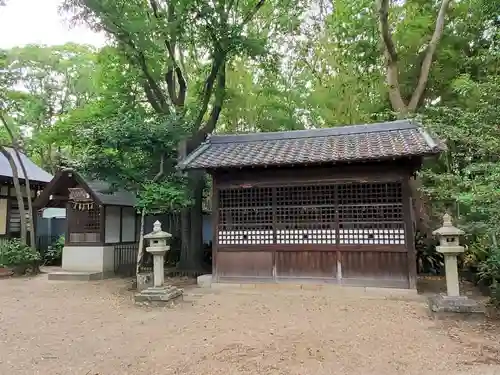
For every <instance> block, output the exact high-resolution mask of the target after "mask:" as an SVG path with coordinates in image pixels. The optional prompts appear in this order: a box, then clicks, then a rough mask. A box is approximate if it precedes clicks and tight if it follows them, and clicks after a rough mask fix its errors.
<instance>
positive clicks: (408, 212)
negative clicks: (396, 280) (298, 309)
mask: <svg viewBox="0 0 500 375" xmlns="http://www.w3.org/2000/svg"><path fill="white" fill-rule="evenodd" d="M402 194H403V215H404V223H405V242H406V249H407V254H408V284H409V285H408V286H409V288H410V289H416V287H417V256H416V251H415V231H414V228H413V220H412V210H413V205H412V201H411V200H412V194H411V188H410V179H409V176H408V177H406V178H405V179H404V180H403V181H402Z"/></svg>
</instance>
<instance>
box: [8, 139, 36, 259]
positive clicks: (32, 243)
mask: <svg viewBox="0 0 500 375" xmlns="http://www.w3.org/2000/svg"><path fill="white" fill-rule="evenodd" d="M13 143H14V144H15V140H13ZM14 147H15V145H14ZM14 151H15V153H16V157H17V161H18V162H19V165H20V166H21V170H22V172H23V175H24V187H25V190H26V197H27V200H28V212H27V217H26V216H25V217H24V218H21V220H24V222H25V223H26V220H27V221H28V224H29V228H30V230H29V233H30V247H31V248H32V249H33V250H36V243H35V223H34V220H33V202H32V201H31V189H30V180H29V177H28V172H27V171H26V167H25V166H24V163H23V160H22V158H21V153H20V152H19V150H18V149H17V148H15V149H14Z"/></svg>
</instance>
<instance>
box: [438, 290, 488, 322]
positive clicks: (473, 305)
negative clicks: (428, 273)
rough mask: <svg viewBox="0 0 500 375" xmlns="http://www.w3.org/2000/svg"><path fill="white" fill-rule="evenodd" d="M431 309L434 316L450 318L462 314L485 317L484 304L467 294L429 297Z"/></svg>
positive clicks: (470, 316) (467, 316) (474, 317)
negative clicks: (468, 296)
mask: <svg viewBox="0 0 500 375" xmlns="http://www.w3.org/2000/svg"><path fill="white" fill-rule="evenodd" d="M428 303H429V309H430V311H431V313H432V314H433V316H434V317H437V318H448V317H452V316H453V315H455V316H456V314H457V313H458V314H460V317H462V318H472V319H476V318H479V319H482V318H483V317H484V312H485V309H484V306H482V305H480V304H479V303H477V302H476V301H475V300H473V299H469V298H467V296H443V295H437V296H432V297H429V300H428Z"/></svg>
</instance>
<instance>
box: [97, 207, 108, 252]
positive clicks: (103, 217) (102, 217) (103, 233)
mask: <svg viewBox="0 0 500 375" xmlns="http://www.w3.org/2000/svg"><path fill="white" fill-rule="evenodd" d="M99 212H100V215H99V217H100V219H99V229H100V234H99V236H100V237H101V238H100V241H99V242H100V243H101V244H102V245H104V244H105V243H106V206H104V205H101V206H99Z"/></svg>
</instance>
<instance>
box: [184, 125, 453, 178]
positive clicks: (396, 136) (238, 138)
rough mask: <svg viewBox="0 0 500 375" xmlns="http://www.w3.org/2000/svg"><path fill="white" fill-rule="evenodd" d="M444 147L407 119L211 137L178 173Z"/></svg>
mask: <svg viewBox="0 0 500 375" xmlns="http://www.w3.org/2000/svg"><path fill="white" fill-rule="evenodd" d="M443 149H444V146H443V145H442V144H441V143H440V142H439V141H438V140H435V139H433V138H432V137H431V136H430V135H429V134H428V133H427V132H426V131H425V130H424V129H423V128H422V127H421V126H420V125H419V124H418V123H416V122H414V121H412V120H399V121H392V122H384V123H376V124H365V125H353V126H342V127H336V128H328V129H311V130H296V131H287V132H273V133H252V134H242V135H216V136H210V137H209V138H207V140H206V141H205V142H204V143H203V144H202V145H201V146H200V147H198V148H197V149H196V150H194V151H193V152H192V153H191V154H189V155H188V156H187V157H186V159H184V160H183V161H182V162H180V163H179V165H178V168H179V169H217V168H241V167H254V166H273V165H275V166H278V165H304V164H321V163H332V162H356V161H369V160H383V159H391V158H404V157H411V156H426V155H433V154H438V153H440V152H441V151H442V150H443Z"/></svg>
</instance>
